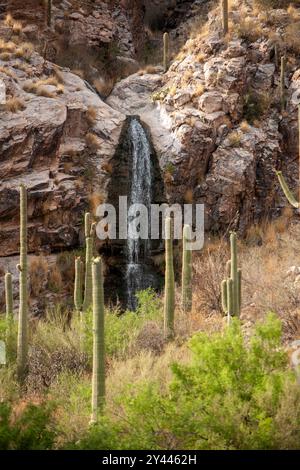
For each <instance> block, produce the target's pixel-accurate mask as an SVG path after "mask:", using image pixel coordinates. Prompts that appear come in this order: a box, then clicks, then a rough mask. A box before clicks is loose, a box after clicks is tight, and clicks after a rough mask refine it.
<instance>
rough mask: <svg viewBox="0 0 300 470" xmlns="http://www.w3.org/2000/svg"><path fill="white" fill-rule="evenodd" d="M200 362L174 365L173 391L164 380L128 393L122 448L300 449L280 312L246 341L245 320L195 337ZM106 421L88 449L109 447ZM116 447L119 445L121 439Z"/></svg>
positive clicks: (297, 396)
mask: <svg viewBox="0 0 300 470" xmlns="http://www.w3.org/2000/svg"><path fill="white" fill-rule="evenodd" d="M190 348H191V350H192V352H193V360H192V362H191V364H189V365H180V364H174V365H173V373H174V378H173V381H172V383H171V384H170V386H169V388H168V390H167V393H164V394H163V393H162V392H161V391H160V388H159V384H157V383H155V382H153V383H152V384H151V383H150V384H149V383H147V384H144V385H142V386H141V387H140V390H139V391H138V392H137V391H136V389H133V388H132V389H129V390H128V394H127V396H122V397H120V404H121V405H122V409H123V417H121V418H119V419H118V420H117V421H116V420H115V419H114V420H113V421H112V422H111V426H110V432H111V433H113V432H114V430H115V432H117V434H118V437H119V439H118V444H117V448H118V449H294V448H298V447H299V442H300V389H299V386H298V385H297V383H296V380H295V377H294V374H293V372H292V371H291V370H290V369H289V367H288V357H287V355H286V353H285V351H284V350H283V348H282V347H281V324H280V321H279V320H278V319H276V318H275V317H274V316H273V315H270V316H268V318H267V320H266V321H265V322H264V323H259V324H257V326H256V328H255V332H254V334H253V336H252V338H251V339H250V340H249V342H248V343H247V342H245V340H244V338H243V335H242V332H241V327H240V324H239V322H238V321H237V320H234V321H233V322H232V325H231V326H230V327H229V328H227V329H226V330H225V331H224V332H223V333H215V334H214V335H212V336H208V335H207V334H205V333H200V334H197V335H196V336H194V337H193V338H192V339H191V340H190ZM104 434H105V433H104V428H103V424H100V425H99V426H98V427H97V428H95V429H93V430H91V431H90V434H89V435H88V436H87V437H86V439H84V440H83V441H81V442H80V444H79V447H80V448H95V449H97V448H99V449H103V448H104V447H103V445H104V440H103V439H104V438H103V436H104ZM112 445H115V443H114V440H113V442H112Z"/></svg>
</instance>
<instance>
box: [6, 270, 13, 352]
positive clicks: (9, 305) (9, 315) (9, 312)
mask: <svg viewBox="0 0 300 470" xmlns="http://www.w3.org/2000/svg"><path fill="white" fill-rule="evenodd" d="M5 304H6V346H7V351H8V352H10V350H11V347H12V329H13V321H14V317H13V315H14V307H13V288H12V275H11V273H6V274H5Z"/></svg>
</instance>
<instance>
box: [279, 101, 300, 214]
mask: <svg viewBox="0 0 300 470" xmlns="http://www.w3.org/2000/svg"><path fill="white" fill-rule="evenodd" d="M298 136H299V137H298V139H299V140H298V158H299V190H298V191H299V196H298V197H299V202H300V105H299V106H298ZM276 174H277V177H278V180H279V183H280V186H281V188H282V190H283V192H284V195H285V197H286V198H287V200H288V202H289V203H290V204H291V205H292V206H293V207H295V208H296V209H299V208H300V203H299V202H298V201H297V199H296V198H295V196H294V195H293V193H292V192H291V190H290V188H289V187H288V184H287V182H286V180H285V178H284V176H283V174H282V172H281V171H277V172H276Z"/></svg>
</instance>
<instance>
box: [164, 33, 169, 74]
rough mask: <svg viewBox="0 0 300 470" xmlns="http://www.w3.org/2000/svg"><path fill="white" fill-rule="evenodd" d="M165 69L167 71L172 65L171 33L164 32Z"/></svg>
mask: <svg viewBox="0 0 300 470" xmlns="http://www.w3.org/2000/svg"><path fill="white" fill-rule="evenodd" d="M163 39H164V71H165V72H167V71H168V70H169V66H170V57H169V56H170V38H169V33H164V37H163Z"/></svg>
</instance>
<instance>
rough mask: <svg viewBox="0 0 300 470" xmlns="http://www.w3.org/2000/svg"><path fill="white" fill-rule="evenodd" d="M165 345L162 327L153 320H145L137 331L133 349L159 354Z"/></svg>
mask: <svg viewBox="0 0 300 470" xmlns="http://www.w3.org/2000/svg"><path fill="white" fill-rule="evenodd" d="M164 345H165V339H164V334H163V329H162V328H161V325H159V324H158V323H157V322H155V321H147V322H146V323H145V324H144V325H143V327H142V328H141V330H140V331H139V333H138V335H137V338H136V340H135V342H134V349H137V350H138V351H142V350H146V351H151V352H152V353H153V354H157V355H159V354H161V352H162V350H163V348H164Z"/></svg>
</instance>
